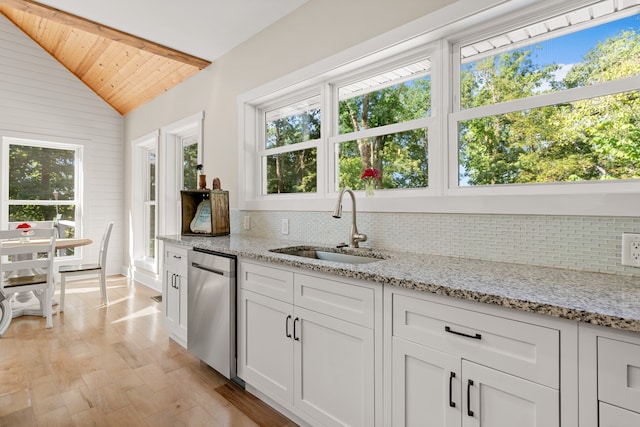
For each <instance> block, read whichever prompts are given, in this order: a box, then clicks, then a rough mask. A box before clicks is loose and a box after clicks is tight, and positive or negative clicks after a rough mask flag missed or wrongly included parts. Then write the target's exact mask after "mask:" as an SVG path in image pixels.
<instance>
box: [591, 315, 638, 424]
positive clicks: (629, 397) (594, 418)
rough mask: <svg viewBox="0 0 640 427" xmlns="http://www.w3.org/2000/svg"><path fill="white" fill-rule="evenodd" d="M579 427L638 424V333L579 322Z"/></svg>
mask: <svg viewBox="0 0 640 427" xmlns="http://www.w3.org/2000/svg"><path fill="white" fill-rule="evenodd" d="M580 392H581V393H580V426H581V427H583V426H584V427H636V426H640V336H639V335H638V334H635V333H629V332H624V331H619V330H615V329H611V328H603V327H598V326H593V325H587V324H581V325H580Z"/></svg>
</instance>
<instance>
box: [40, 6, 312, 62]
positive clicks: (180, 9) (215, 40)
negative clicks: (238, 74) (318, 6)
mask: <svg viewBox="0 0 640 427" xmlns="http://www.w3.org/2000/svg"><path fill="white" fill-rule="evenodd" d="M37 1H38V3H42V4H45V5H47V6H51V7H54V8H56V9H60V10H62V11H65V12H68V13H72V14H74V15H78V16H80V17H82V18H86V19H89V20H91V21H95V22H97V23H100V24H103V25H106V26H108V27H112V28H115V29H117V30H120V31H123V32H126V33H129V34H132V35H134V36H137V37H141V38H143V39H146V40H149V41H152V42H155V43H158V44H161V45H164V46H167V47H170V48H172V49H176V50H178V51H181V52H184V53H188V54H190V55H193V56H196V57H199V58H202V59H207V60H209V61H213V60H214V59H216V58H218V57H219V56H221V55H223V54H224V53H226V52H228V51H229V50H231V49H233V48H234V47H235V46H237V45H239V44H240V43H242V42H243V41H245V40H247V39H249V38H250V37H251V36H253V35H255V34H256V33H258V32H260V31H261V30H263V29H265V28H266V27H268V26H270V25H271V24H273V23H274V22H276V21H278V20H279V19H280V18H282V17H284V16H285V15H288V14H289V13H290V12H291V11H293V10H294V9H296V8H297V7H299V6H301V5H303V4H304V3H306V2H307V1H308V0H179V1H176V0H109V1H105V0H82V1H78V0H37Z"/></svg>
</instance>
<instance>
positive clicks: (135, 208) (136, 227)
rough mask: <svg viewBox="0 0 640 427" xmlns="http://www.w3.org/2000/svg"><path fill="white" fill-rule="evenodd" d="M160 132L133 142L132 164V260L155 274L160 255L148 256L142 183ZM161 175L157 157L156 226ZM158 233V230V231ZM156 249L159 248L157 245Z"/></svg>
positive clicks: (149, 134)
mask: <svg viewBox="0 0 640 427" xmlns="http://www.w3.org/2000/svg"><path fill="white" fill-rule="evenodd" d="M159 135H160V133H159V131H157V130H156V131H153V132H150V133H148V134H146V135H144V136H141V137H139V138H136V139H135V140H133V142H132V144H131V145H132V149H133V155H132V157H131V158H132V159H133V163H132V168H133V170H132V173H131V177H132V182H133V183H134V185H133V191H132V195H131V196H132V201H131V210H132V218H131V221H132V229H133V233H132V236H131V237H132V242H131V244H132V253H133V256H132V259H133V265H134V266H135V267H136V269H137V268H142V269H144V270H147V271H151V272H153V273H158V265H159V261H158V258H159V253H158V251H157V250H156V256H155V258H148V257H147V256H146V253H147V249H146V238H145V236H146V233H148V228H147V224H146V212H145V211H146V209H145V198H146V197H145V196H146V195H145V193H146V188H144V187H143V186H142V185H140V184H141V183H143V182H144V183H147V177H146V176H145V174H146V173H147V172H148V171H147V169H146V167H145V165H146V164H147V162H146V158H145V156H146V155H147V153H148V151H149V148H156V153H157V150H158V138H159ZM159 175H160V174H159V173H158V159H157V156H156V226H157V220H158V216H159V214H158V200H157V199H158V179H159V178H160V176H159ZM156 231H157V230H156ZM156 248H158V246H157V245H156Z"/></svg>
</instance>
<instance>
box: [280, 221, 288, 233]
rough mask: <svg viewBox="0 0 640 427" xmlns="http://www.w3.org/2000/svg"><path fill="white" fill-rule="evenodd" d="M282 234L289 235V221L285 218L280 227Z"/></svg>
mask: <svg viewBox="0 0 640 427" xmlns="http://www.w3.org/2000/svg"><path fill="white" fill-rule="evenodd" d="M280 231H281V232H282V234H289V220H288V219H286V218H283V219H282V227H281V229H280Z"/></svg>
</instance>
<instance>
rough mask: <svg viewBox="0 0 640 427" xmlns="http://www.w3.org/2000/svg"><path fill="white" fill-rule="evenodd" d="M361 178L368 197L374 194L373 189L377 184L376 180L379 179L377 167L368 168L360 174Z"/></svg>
mask: <svg viewBox="0 0 640 427" xmlns="http://www.w3.org/2000/svg"><path fill="white" fill-rule="evenodd" d="M360 179H361V180H363V181H364V189H365V194H366V195H367V197H371V196H373V194H374V192H373V189H374V188H375V186H376V181H377V180H378V169H375V168H367V169H365V170H364V171H363V172H362V175H360Z"/></svg>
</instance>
